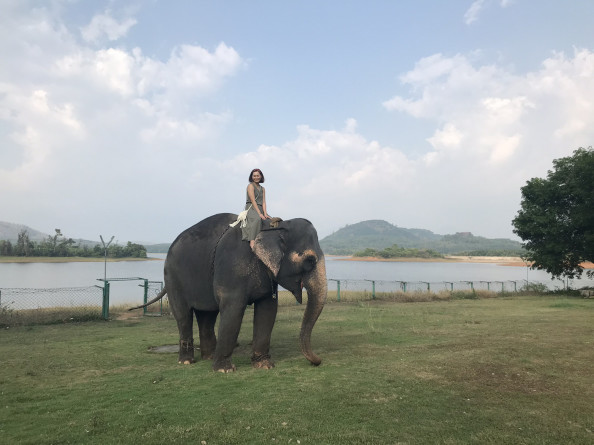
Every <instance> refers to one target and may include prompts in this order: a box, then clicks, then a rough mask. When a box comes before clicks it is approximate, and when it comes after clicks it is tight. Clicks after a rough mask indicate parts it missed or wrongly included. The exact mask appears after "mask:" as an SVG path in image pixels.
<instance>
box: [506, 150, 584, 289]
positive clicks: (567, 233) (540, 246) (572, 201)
mask: <svg viewBox="0 0 594 445" xmlns="http://www.w3.org/2000/svg"><path fill="white" fill-rule="evenodd" d="M553 166H554V169H553V170H552V171H551V170H549V172H548V174H547V178H546V179H542V178H532V179H531V180H529V181H528V182H527V184H526V185H525V186H524V187H522V202H521V208H520V210H519V211H518V214H517V216H516V217H515V218H514V220H513V222H512V224H513V226H514V233H516V234H517V235H518V236H519V237H520V238H522V240H523V241H524V248H525V249H526V255H525V258H526V260H528V261H532V262H533V266H532V267H533V268H536V269H543V270H546V271H547V272H549V273H550V274H551V275H553V276H554V277H561V276H566V277H569V278H576V277H577V278H579V277H581V275H582V273H583V268H582V267H581V266H580V264H581V263H582V262H584V261H593V260H594V151H593V150H592V147H589V148H588V149H584V148H579V149H578V150H576V151H574V153H573V155H572V156H568V157H565V158H560V159H556V160H554V161H553ZM588 276H590V277H592V276H594V271H589V272H588Z"/></svg>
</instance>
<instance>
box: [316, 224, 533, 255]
mask: <svg viewBox="0 0 594 445" xmlns="http://www.w3.org/2000/svg"><path fill="white" fill-rule="evenodd" d="M394 244H397V245H398V246H400V247H406V248H416V249H431V250H435V251H436V252H439V253H442V254H449V255H452V254H456V253H463V252H471V251H472V252H475V251H500V252H503V251H505V252H510V253H511V252H517V254H518V255H520V254H521V253H522V244H521V243H520V242H518V241H514V240H510V239H504V238H496V239H489V238H484V237H481V236H474V235H473V234H472V233H470V232H459V233H456V234H454V235H438V234H435V233H433V232H431V231H430V230H425V229H405V228H402V227H397V226H395V225H393V224H390V223H389V222H387V221H383V220H369V221H362V222H360V223H356V224H351V225H347V226H346V227H343V228H342V229H340V230H338V231H336V232H334V233H333V234H332V235H328V236H327V237H325V238H323V239H322V240H321V241H320V246H321V247H322V250H323V251H324V252H325V253H326V254H328V255H352V254H353V253H355V252H359V251H362V250H365V249H367V248H371V249H376V250H383V249H385V248H386V247H390V246H392V245H394Z"/></svg>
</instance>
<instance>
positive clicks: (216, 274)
mask: <svg viewBox="0 0 594 445" xmlns="http://www.w3.org/2000/svg"><path fill="white" fill-rule="evenodd" d="M236 218H237V215H233V214H229V213H223V214H218V215H213V216H211V217H209V218H206V219H205V220H203V221H201V222H199V223H198V224H196V225H194V226H192V227H190V228H189V229H187V230H185V231H184V232H182V233H181V234H180V235H179V236H178V237H177V239H176V240H175V241H174V242H173V244H172V245H171V247H170V249H169V252H168V254H167V259H166V260H165V289H166V290H167V294H168V295H169V303H170V305H171V309H172V312H173V315H174V316H175V319H176V320H177V325H178V329H179V336H180V352H179V361H180V363H192V362H194V344H193V318H194V316H195V317H196V319H197V321H198V329H199V335H200V351H201V356H202V358H208V359H210V358H212V359H213V365H212V367H213V369H214V370H216V371H222V372H229V371H234V370H235V366H234V365H233V363H232V362H231V355H232V353H233V349H234V347H235V346H236V344H237V337H238V335H239V330H240V327H241V322H242V319H243V314H244V312H245V308H246V307H247V305H249V304H253V305H254V332H253V347H252V352H253V354H252V364H253V366H254V367H257V368H267V369H269V368H272V367H273V366H274V363H273V361H272V359H271V358H270V351H269V349H270V336H271V333H272V328H273V326H274V322H275V319H276V312H277V305H278V300H277V299H276V298H273V281H276V282H277V283H279V284H280V285H281V286H282V287H284V288H285V289H287V290H289V291H291V293H292V294H293V295H294V296H295V298H296V299H297V301H298V302H299V303H301V296H302V288H303V287H305V289H307V295H308V298H307V307H306V309H305V314H304V316H303V322H302V325H301V333H300V336H299V338H300V345H301V351H302V352H303V354H304V355H305V357H306V358H307V359H308V360H309V361H310V362H311V363H312V364H314V365H319V364H320V363H321V359H320V358H319V357H318V356H317V355H315V354H314V353H313V352H312V349H311V344H310V339H311V332H312V329H313V327H314V324H315V323H316V321H317V319H318V317H319V315H320V313H321V311H322V309H323V307H324V303H325V301H326V294H327V285H326V264H325V260H324V254H323V252H322V250H321V249H320V245H319V243H318V236H317V232H316V230H315V229H314V227H313V225H312V224H311V223H310V222H309V221H307V220H305V219H293V220H288V221H282V222H280V223H279V225H278V227H277V228H270V227H269V223H268V221H266V222H264V224H263V230H262V231H261V232H260V233H259V234H258V236H257V238H256V240H255V241H256V242H255V246H254V251H252V250H251V249H250V246H249V243H248V242H245V241H241V228H240V227H239V225H237V226H236V227H233V228H230V227H229V224H230V223H232V222H234V221H235V220H236ZM219 315H220V322H219V329H218V338H217V336H215V321H216V319H217V316H219Z"/></svg>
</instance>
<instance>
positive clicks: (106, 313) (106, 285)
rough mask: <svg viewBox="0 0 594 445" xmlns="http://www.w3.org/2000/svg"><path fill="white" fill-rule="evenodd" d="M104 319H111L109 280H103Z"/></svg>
mask: <svg viewBox="0 0 594 445" xmlns="http://www.w3.org/2000/svg"><path fill="white" fill-rule="evenodd" d="M103 319H104V320H108V319H109V281H107V280H104V281H103Z"/></svg>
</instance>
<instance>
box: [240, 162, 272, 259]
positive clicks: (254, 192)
mask: <svg viewBox="0 0 594 445" xmlns="http://www.w3.org/2000/svg"><path fill="white" fill-rule="evenodd" d="M263 183H264V174H263V173H262V170H260V169H259V168H255V169H253V170H252V171H251V172H250V177H249V184H248V186H247V190H246V199H245V201H246V202H245V210H247V216H246V224H242V226H241V239H242V240H243V241H249V242H250V247H251V248H252V250H253V249H254V242H255V239H256V237H257V236H258V233H260V230H261V227H262V221H263V220H266V219H270V216H268V213H267V212H266V190H264V187H263V186H262V184H263Z"/></svg>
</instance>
